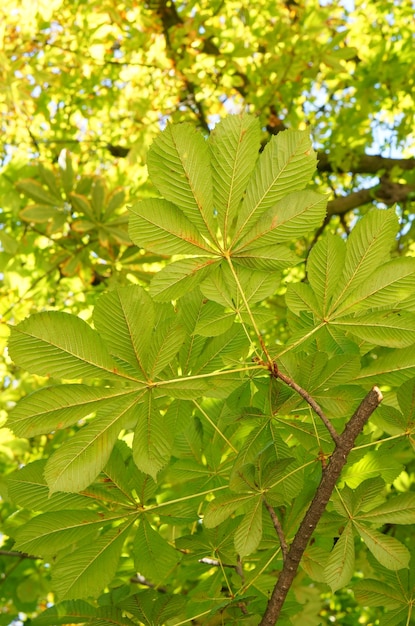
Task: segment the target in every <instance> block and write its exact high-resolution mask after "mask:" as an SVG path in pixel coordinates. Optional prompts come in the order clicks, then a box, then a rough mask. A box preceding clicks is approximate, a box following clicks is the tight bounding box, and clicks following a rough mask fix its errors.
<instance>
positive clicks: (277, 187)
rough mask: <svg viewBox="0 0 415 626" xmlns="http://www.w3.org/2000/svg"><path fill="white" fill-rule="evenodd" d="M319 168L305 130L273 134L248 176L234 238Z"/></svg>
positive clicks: (239, 236) (240, 235)
mask: <svg viewBox="0 0 415 626" xmlns="http://www.w3.org/2000/svg"><path fill="white" fill-rule="evenodd" d="M315 168H316V155H315V153H314V152H313V150H312V148H311V142H310V138H309V135H308V133H307V132H306V131H290V132H287V131H284V132H281V133H279V134H278V135H277V136H273V137H272V138H271V140H270V142H269V143H268V144H267V145H266V147H265V150H264V152H263V153H262V155H261V158H260V159H259V160H258V161H257V163H256V168H255V170H254V172H253V174H252V176H251V178H250V180H249V183H248V186H247V190H246V195H245V198H244V201H243V203H242V206H241V208H240V210H239V211H238V219H237V225H236V232H235V235H234V240H236V239H240V238H241V237H242V236H243V235H245V233H246V232H247V231H248V230H250V229H251V227H252V224H253V223H255V222H256V221H257V220H258V219H259V218H260V217H261V215H262V214H263V213H265V211H266V210H267V209H269V208H270V207H272V206H273V205H275V204H276V203H277V202H278V201H279V200H281V198H283V197H284V196H286V195H288V194H289V193H291V192H293V191H297V190H299V189H303V187H305V185H306V184H307V183H308V181H309V180H310V178H311V175H312V174H313V172H314V170H315Z"/></svg>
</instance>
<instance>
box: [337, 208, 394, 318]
mask: <svg viewBox="0 0 415 626" xmlns="http://www.w3.org/2000/svg"><path fill="white" fill-rule="evenodd" d="M397 228H398V219H397V216H396V214H395V212H394V211H392V210H384V211H381V210H378V209H374V210H372V211H370V212H369V213H368V214H367V215H365V217H364V218H362V219H361V220H360V221H359V222H358V223H357V224H356V226H355V227H354V228H353V230H352V232H351V234H350V237H349V238H348V241H347V248H346V256H345V261H344V267H343V272H342V275H341V277H340V279H339V281H338V284H337V288H336V289H335V292H334V294H333V299H332V303H331V307H330V311H329V314H330V315H331V314H332V313H333V312H334V311H335V310H336V309H337V308H338V307H339V305H341V304H342V302H343V301H344V300H345V298H346V297H347V296H349V295H350V294H351V293H352V292H353V291H355V290H356V289H358V288H359V287H360V285H362V284H363V283H364V282H365V281H366V280H367V279H368V278H369V276H370V275H371V274H372V273H373V272H374V271H375V270H377V268H378V267H379V266H380V265H382V264H383V263H384V262H385V259H388V258H389V254H390V250H391V248H392V245H393V242H394V240H395V235H396V231H397Z"/></svg>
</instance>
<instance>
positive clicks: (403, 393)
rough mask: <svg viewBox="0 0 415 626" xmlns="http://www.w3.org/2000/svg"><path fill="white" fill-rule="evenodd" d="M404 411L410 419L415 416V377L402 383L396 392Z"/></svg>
mask: <svg viewBox="0 0 415 626" xmlns="http://www.w3.org/2000/svg"><path fill="white" fill-rule="evenodd" d="M396 396H397V398H398V403H399V406H400V408H401V409H402V413H403V414H404V415H405V416H406V417H407V419H408V421H409V420H411V421H412V420H413V419H414V417H415V379H413V380H408V381H407V382H406V383H404V384H403V385H401V386H400V387H399V389H398V391H397V393H396Z"/></svg>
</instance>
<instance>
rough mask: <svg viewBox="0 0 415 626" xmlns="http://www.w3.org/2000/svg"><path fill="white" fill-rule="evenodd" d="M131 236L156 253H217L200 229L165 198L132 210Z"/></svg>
mask: <svg viewBox="0 0 415 626" xmlns="http://www.w3.org/2000/svg"><path fill="white" fill-rule="evenodd" d="M130 211H131V215H130V228H129V232H130V237H131V239H132V240H133V242H134V243H136V244H137V245H139V246H142V247H143V248H146V250H149V252H154V253H155V254H160V253H162V254H201V255H206V254H208V255H210V254H212V252H213V249H212V247H211V246H209V245H208V244H207V243H206V241H205V240H204V239H203V237H202V236H201V235H200V234H199V231H198V229H197V228H196V226H195V225H194V223H193V222H192V221H190V220H189V219H188V218H187V217H186V215H185V214H184V213H183V212H182V211H180V209H179V208H178V207H177V206H176V205H174V204H172V203H171V202H168V201H167V200H162V199H161V198H149V199H147V200H143V201H142V202H139V203H137V204H134V205H133V206H132V207H131V208H130Z"/></svg>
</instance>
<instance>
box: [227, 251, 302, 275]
mask: <svg viewBox="0 0 415 626" xmlns="http://www.w3.org/2000/svg"><path fill="white" fill-rule="evenodd" d="M232 259H233V261H234V263H238V265H243V266H245V267H248V268H252V269H259V270H274V271H275V270H277V271H278V270H282V269H286V268H287V267H292V266H294V265H297V264H298V263H300V261H301V258H300V257H298V256H296V255H295V254H294V252H292V251H291V250H290V249H289V248H286V247H285V246H283V245H268V246H261V247H258V248H257V247H255V248H252V249H250V250H244V251H243V252H240V253H235V254H233V255H232Z"/></svg>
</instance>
